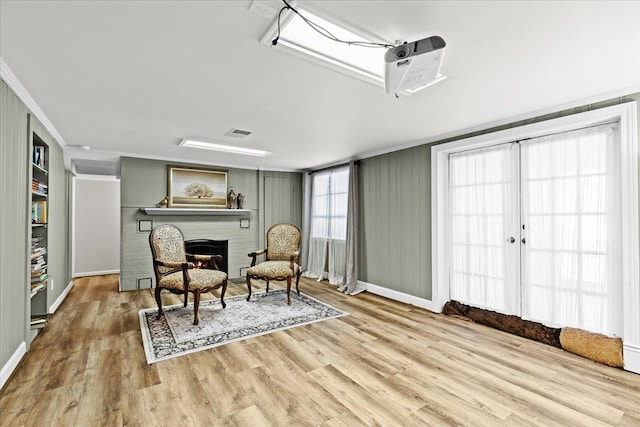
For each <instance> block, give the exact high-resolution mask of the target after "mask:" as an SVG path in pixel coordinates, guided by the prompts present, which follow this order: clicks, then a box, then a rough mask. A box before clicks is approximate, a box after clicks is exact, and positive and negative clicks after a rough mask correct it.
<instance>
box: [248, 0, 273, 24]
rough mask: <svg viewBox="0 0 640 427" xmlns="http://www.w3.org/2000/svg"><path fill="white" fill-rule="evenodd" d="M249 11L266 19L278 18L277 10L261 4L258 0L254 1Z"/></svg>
mask: <svg viewBox="0 0 640 427" xmlns="http://www.w3.org/2000/svg"><path fill="white" fill-rule="evenodd" d="M249 10H250V11H251V12H253V13H255V14H256V15H260V16H262V17H263V18H265V19H271V18H273V17H274V16H276V10H275V9H274V8H272V7H271V6H267V5H266V4H264V3H261V2H259V1H258V0H254V1H253V3H251V6H249Z"/></svg>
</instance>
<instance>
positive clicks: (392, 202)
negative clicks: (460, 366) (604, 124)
mask: <svg viewBox="0 0 640 427" xmlns="http://www.w3.org/2000/svg"><path fill="white" fill-rule="evenodd" d="M630 101H636V102H637V103H638V104H640V93H636V94H633V95H629V96H625V97H620V98H615V99H610V100H607V101H603V102H599V103H597V104H589V105H584V106H581V107H578V108H571V109H568V110H563V111H558V112H556V113H552V114H547V115H544V116H540V117H535V118H532V119H529V120H524V121H519V122H514V123H509V124H507V125H503V126H498V127H493V128H489V129H485V130H482V131H478V132H474V133H469V134H465V135H461V136H457V137H455V138H448V139H445V140H442V141H438V142H436V143H433V144H425V145H420V146H417V147H414V148H409V149H406V150H402V151H396V152H392V153H389V154H384V155H380V156H375V157H370V158H367V159H364V160H362V161H361V164H360V218H359V221H360V259H359V262H360V264H359V266H360V271H359V280H362V281H365V282H368V283H372V284H374V285H378V286H382V287H385V288H388V289H392V290H394V291H398V292H401V293H405V294H409V295H412V296H416V297H419V298H424V299H427V300H430V299H431V156H430V155H431V146H432V145H436V144H443V143H446V142H451V141H455V140H460V139H465V138H470V137H472V136H477V135H481V134H487V133H492V132H497V131H500V130H504V129H509V128H513V127H518V126H523V125H527V124H531V123H536V122H541V121H545V120H551V119H555V118H559V117H564V116H568V115H572V114H577V113H582V112H585V111H590V110H594V109H598V108H604V107H609V106H612V105H617V104H621V103H625V102H630ZM638 107H639V108H638V112H639V113H638V114H639V117H638V124H639V125H640V105H638ZM639 134H640V133H639ZM639 139H640V136H639ZM638 146H639V147H640V140H639V142H638ZM639 163H640V159H639ZM638 169H639V170H640V165H639V168H638ZM638 182H639V184H638V187H639V188H640V176H639V177H638ZM638 238H639V239H640V236H638Z"/></svg>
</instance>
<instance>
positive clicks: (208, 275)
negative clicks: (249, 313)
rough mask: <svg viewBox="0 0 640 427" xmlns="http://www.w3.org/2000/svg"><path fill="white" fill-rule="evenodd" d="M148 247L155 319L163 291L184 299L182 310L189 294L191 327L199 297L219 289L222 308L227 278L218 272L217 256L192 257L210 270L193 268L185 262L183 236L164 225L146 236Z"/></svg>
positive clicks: (196, 322) (172, 226) (219, 259)
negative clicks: (190, 300)
mask: <svg viewBox="0 0 640 427" xmlns="http://www.w3.org/2000/svg"><path fill="white" fill-rule="evenodd" d="M149 245H150V246H151V253H152V255H153V271H154V273H155V276H156V292H155V296H156V303H157V304H158V319H159V318H160V317H161V316H162V299H161V298H160V293H161V292H162V290H163V289H166V290H168V291H169V292H172V293H174V294H179V295H184V306H185V307H186V306H187V296H188V295H189V292H191V293H192V294H193V311H194V315H193V324H194V325H197V324H198V307H199V305H200V294H201V293H202V292H210V291H212V290H214V289H218V288H220V287H221V288H222V291H221V292H220V303H221V304H222V308H225V307H226V306H227V305H226V304H225V302H224V293H225V291H226V290H227V274H226V273H225V272H223V271H219V270H218V266H217V262H220V261H222V256H220V255H193V256H192V258H193V259H194V260H196V261H202V262H206V263H207V264H208V265H211V266H213V268H214V269H206V268H196V265H195V264H194V263H193V262H189V261H187V254H186V252H185V248H184V236H183V235H182V232H181V231H180V230H179V229H178V227H176V226H175V225H171V224H164V225H160V226H158V227H155V228H154V229H153V230H151V234H149Z"/></svg>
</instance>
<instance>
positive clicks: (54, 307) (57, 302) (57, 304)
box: [49, 280, 73, 313]
mask: <svg viewBox="0 0 640 427" xmlns="http://www.w3.org/2000/svg"><path fill="white" fill-rule="evenodd" d="M71 288H73V280H71V281H70V282H69V284H68V285H67V287H66V288H65V289H64V291H62V293H61V294H60V296H59V297H58V299H56V300H55V301H54V303H53V304H51V307H49V313H55V312H56V310H57V309H58V307H60V304H62V301H64V299H65V298H66V297H67V295H68V294H69V292H71Z"/></svg>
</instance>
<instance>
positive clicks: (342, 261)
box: [304, 167, 349, 285]
mask: <svg viewBox="0 0 640 427" xmlns="http://www.w3.org/2000/svg"><path fill="white" fill-rule="evenodd" d="M312 181H313V183H312V185H311V187H312V189H311V226H310V229H311V236H310V239H309V255H308V260H307V271H306V272H305V273H304V275H305V276H306V277H312V278H317V279H318V280H322V278H323V277H324V273H325V272H327V273H328V279H329V283H331V284H334V285H341V284H342V283H343V281H344V275H345V268H346V255H347V241H346V236H347V207H348V194H349V168H348V167H341V168H336V169H331V170H327V171H322V172H317V173H314V174H312Z"/></svg>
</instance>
